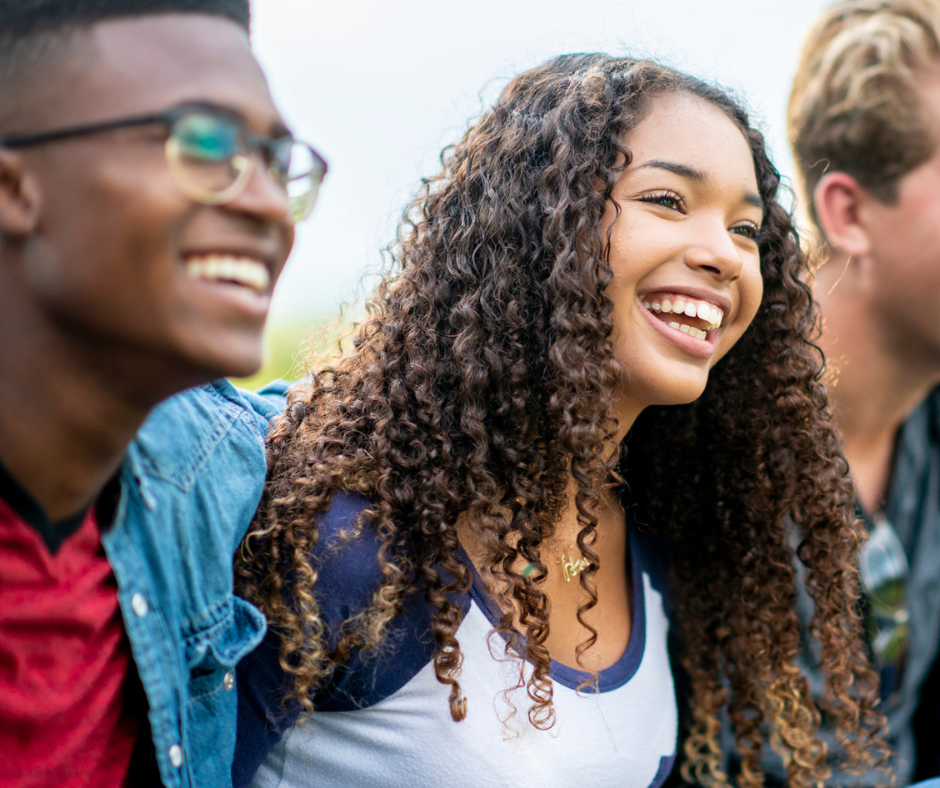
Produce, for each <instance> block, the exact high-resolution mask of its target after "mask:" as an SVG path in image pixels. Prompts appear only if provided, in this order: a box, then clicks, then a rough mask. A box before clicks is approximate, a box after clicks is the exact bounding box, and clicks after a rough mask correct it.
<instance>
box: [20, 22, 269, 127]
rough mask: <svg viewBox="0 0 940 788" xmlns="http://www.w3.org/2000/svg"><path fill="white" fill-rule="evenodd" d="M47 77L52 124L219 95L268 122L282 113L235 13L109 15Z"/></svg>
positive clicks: (44, 110) (45, 111)
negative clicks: (231, 15) (230, 17)
mask: <svg viewBox="0 0 940 788" xmlns="http://www.w3.org/2000/svg"><path fill="white" fill-rule="evenodd" d="M53 69H54V73H53V74H50V75H49V77H50V78H49V79H47V80H44V82H45V87H44V89H43V90H42V93H43V94H44V95H43V96H42V99H43V106H41V107H37V108H36V109H37V113H36V114H40V115H44V116H46V122H47V123H50V124H55V123H58V124H64V123H81V122H84V121H91V120H99V119H102V118H107V117H116V116H120V115H125V114H126V115H132V114H135V113H148V112H153V111H157V110H160V109H165V108H168V107H171V106H174V105H176V104H180V103H183V102H187V101H200V100H202V101H206V100H208V101H212V102H215V103H219V104H222V105H227V106H230V107H232V108H233V109H235V110H237V111H239V112H241V113H242V114H243V115H245V116H246V118H248V119H249V121H256V122H257V123H259V124H260V125H268V124H270V123H272V122H274V121H275V120H277V119H278V118H279V115H278V113H277V110H276V108H275V107H274V104H273V101H272V99H271V95H270V92H269V91H268V86H267V83H266V81H265V78H264V75H263V73H262V72H261V69H260V67H259V66H258V63H257V61H256V60H255V58H254V56H253V55H252V53H251V48H250V44H249V41H248V35H247V33H246V32H245V30H244V29H243V28H241V27H240V26H239V25H237V24H236V23H235V22H232V21H231V20H228V19H225V18H222V17H214V16H207V15H197V14H165V15H154V16H144V17H136V18H131V19H121V20H114V21H107V22H102V23H99V24H97V25H94V26H93V27H92V28H91V29H90V30H89V31H88V32H87V33H84V34H80V35H79V36H77V37H76V38H75V39H74V40H73V42H72V43H70V44H69V45H68V47H67V54H66V55H65V56H64V57H61V58H59V59H58V62H57V64H56V65H55V66H53Z"/></svg>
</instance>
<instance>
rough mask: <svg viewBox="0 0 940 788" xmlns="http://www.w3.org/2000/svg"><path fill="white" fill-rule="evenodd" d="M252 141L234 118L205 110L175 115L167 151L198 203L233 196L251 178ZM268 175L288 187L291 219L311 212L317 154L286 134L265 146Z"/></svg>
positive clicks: (319, 171) (319, 165)
mask: <svg viewBox="0 0 940 788" xmlns="http://www.w3.org/2000/svg"><path fill="white" fill-rule="evenodd" d="M253 147H254V146H253V144H252V142H251V140H250V138H249V135H248V134H247V132H246V131H245V130H244V129H243V128H242V127H241V126H240V125H239V124H238V123H237V122H235V121H233V120H230V119H228V118H224V117H219V116H218V115H214V114H211V113H208V112H198V111H197V112H191V113H187V114H186V115H183V116H182V117H180V118H179V119H178V120H177V121H176V122H175V123H174V124H173V127H172V129H171V133H170V139H169V140H168V141H167V155H168V158H169V159H170V165H171V169H172V170H173V172H174V174H175V175H176V177H177V179H178V181H179V185H180V188H181V189H183V191H184V192H185V193H186V194H188V195H189V196H191V197H192V198H193V199H196V200H198V201H200V202H205V203H209V204H219V203H224V202H228V201H229V200H233V199H235V198H236V197H237V196H238V194H239V193H240V192H241V190H242V189H243V188H244V187H245V186H246V184H247V182H248V179H249V178H250V177H251V167H252V153H253V150H252V148H253ZM266 153H267V155H268V157H269V159H270V161H269V165H268V168H269V172H270V174H271V176H272V177H273V178H274V179H275V180H276V181H277V182H278V183H280V184H281V185H282V186H284V187H285V189H286V191H287V196H288V199H289V202H290V207H291V215H292V216H291V218H292V220H293V221H295V222H296V221H300V220H301V219H304V218H306V217H307V216H309V215H310V211H311V210H312V209H313V204H314V202H315V200H316V194H317V190H318V188H319V185H320V181H321V180H322V178H323V175H324V173H325V166H324V165H323V162H322V159H320V158H319V156H317V155H316V154H315V153H314V151H313V149H312V148H310V146H309V145H307V144H305V143H303V142H298V141H296V140H293V139H292V138H290V137H285V138H282V139H278V140H273V141H271V143H270V149H269V151H266Z"/></svg>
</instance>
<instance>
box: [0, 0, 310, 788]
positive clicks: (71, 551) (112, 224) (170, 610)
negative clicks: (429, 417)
mask: <svg viewBox="0 0 940 788" xmlns="http://www.w3.org/2000/svg"><path fill="white" fill-rule="evenodd" d="M325 170H326V165H325V163H324V162H323V160H322V158H320V157H319V155H318V154H316V153H315V152H314V151H313V149H312V148H310V146H308V145H306V144H305V143H302V142H299V141H297V140H295V139H294V138H293V137H292V135H291V133H290V132H289V130H288V129H287V128H286V126H285V125H284V123H283V121H282V119H281V117H280V114H279V113H278V111H277V109H276V107H275V106H274V104H273V102H272V100H271V97H270V94H269V92H268V89H267V86H266V83H265V80H264V77H263V75H262V73H261V71H260V69H259V67H258V65H257V63H256V62H255V60H254V58H253V56H252V54H251V50H250V47H249V42H248V4H247V0H92V1H91V2H82V3H77V2H74V0H41V1H40V2H29V3H26V2H23V3H4V4H3V5H2V8H0V753H2V755H0V761H2V765H0V786H3V787H4V788H6V786H13V785H16V786H20V787H22V786H53V785H54V786H57V787H59V786H78V785H83V786H84V785H89V786H91V785H93V786H96V787H97V786H120V785H125V784H134V785H137V784H143V783H149V782H151V781H153V780H155V779H156V777H157V775H155V774H153V773H151V771H150V770H151V769H152V768H156V769H157V770H158V772H159V775H158V776H159V779H160V780H161V781H162V782H163V784H165V785H166V786H168V788H175V787H176V786H198V788H212V786H218V785H226V784H230V781H231V777H230V769H231V760H232V751H233V747H234V737H235V709H236V700H235V697H234V696H235V693H234V692H233V691H232V688H233V686H234V673H233V670H234V667H235V664H236V663H237V662H238V660H239V659H240V658H241V657H242V656H243V655H244V654H245V653H247V652H248V651H250V650H251V649H252V648H253V647H254V645H256V644H257V642H258V641H259V640H260V638H261V636H262V634H263V631H264V621H263V618H262V617H261V615H260V614H259V613H258V611H256V610H255V609H254V608H252V607H251V606H250V605H248V604H246V603H244V602H242V601H241V600H238V599H236V598H234V597H233V595H232V574H231V572H232V570H231V560H232V554H233V552H234V550H235V548H236V546H237V545H238V542H239V541H240V539H241V536H242V535H243V533H244V531H245V529H246V527H247V525H248V523H249V521H250V519H251V517H252V514H253V512H254V509H255V507H256V505H257V502H258V499H259V497H260V493H261V487H262V484H263V479H264V471H265V459H264V446H263V434H264V431H265V429H266V426H267V422H268V420H269V418H270V417H271V416H272V415H273V413H274V407H273V406H272V405H270V404H269V403H267V402H265V401H264V400H262V399H261V398H257V397H253V396H252V395H245V394H241V393H239V392H237V391H236V390H235V389H234V388H232V387H231V386H230V385H229V384H227V383H225V382H216V383H209V382H210V381H213V380H217V379H218V378H221V377H223V376H226V375H246V374H249V373H251V372H253V371H254V370H256V368H257V367H258V366H259V364H260V360H261V334H262V329H263V326H264V321H265V317H266V315H267V310H268V304H269V301H270V296H271V290H272V288H273V286H274V283H275V281H276V280H277V277H278V275H279V274H280V272H281V269H282V267H283V265H284V262H285V260H286V258H287V255H288V252H289V251H290V248H291V245H292V243H293V235H294V229H293V226H294V223H295V222H296V221H297V220H299V219H301V218H303V217H305V216H306V215H308V214H309V212H310V209H311V208H312V207H313V202H314V200H315V197H316V192H317V188H318V187H319V184H320V181H321V180H322V178H323V175H324V173H325ZM206 384H208V385H206ZM193 386H200V388H195V389H192V388H190V387H193ZM187 389H188V390H187ZM184 390H185V391H184ZM179 392H183V393H179ZM151 742H152V750H153V758H154V760H155V764H156V766H155V767H154V766H152V764H151Z"/></svg>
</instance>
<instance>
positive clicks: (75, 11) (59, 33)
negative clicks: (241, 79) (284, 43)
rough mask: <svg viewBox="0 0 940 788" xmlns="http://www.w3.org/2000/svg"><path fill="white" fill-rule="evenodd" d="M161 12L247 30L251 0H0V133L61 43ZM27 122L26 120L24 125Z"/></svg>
mask: <svg viewBox="0 0 940 788" xmlns="http://www.w3.org/2000/svg"><path fill="white" fill-rule="evenodd" d="M160 14H205V15H208V16H215V17H221V18H223V19H229V20H231V21H233V22H235V23H236V24H237V25H239V26H241V27H242V28H243V29H244V30H245V32H249V27H250V13H249V0H0V134H2V133H3V132H5V131H9V129H6V128H4V127H5V126H6V125H7V120H8V118H9V116H10V113H11V112H12V113H13V114H14V115H15V113H16V103H17V102H16V101H15V100H13V97H15V96H16V95H17V94H19V93H21V92H23V91H29V90H31V89H35V87H36V86H37V84H41V83H42V81H43V80H45V79H47V78H48V77H47V76H46V75H45V74H44V73H43V72H44V71H45V69H46V68H47V67H48V66H49V65H50V64H51V63H52V62H54V61H55V60H56V59H57V57H58V56H59V55H61V54H62V53H63V52H64V51H65V49H66V48H65V47H64V46H63V45H64V44H65V43H66V42H68V41H70V40H73V39H75V38H77V37H79V36H81V35H83V34H84V33H86V32H88V31H89V30H90V29H91V28H92V27H93V26H94V25H96V24H98V23H99V22H107V21H111V20H119V19H135V18H141V17H148V16H155V15H160ZM27 125H28V124H27Z"/></svg>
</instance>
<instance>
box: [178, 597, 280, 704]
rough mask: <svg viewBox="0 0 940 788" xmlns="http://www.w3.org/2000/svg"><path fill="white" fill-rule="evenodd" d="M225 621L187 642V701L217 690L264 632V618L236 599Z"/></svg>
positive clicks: (233, 600) (193, 636)
mask: <svg viewBox="0 0 940 788" xmlns="http://www.w3.org/2000/svg"><path fill="white" fill-rule="evenodd" d="M226 619H227V620H224V621H222V622H220V623H219V624H216V625H215V626H212V627H210V628H209V630H208V631H207V632H206V633H195V634H193V635H191V636H190V637H189V638H188V639H187V654H186V665H187V667H188V669H189V699H190V701H195V700H199V698H200V697H202V696H203V695H205V694H206V693H208V692H213V691H214V690H216V689H218V685H220V684H223V683H224V681H223V680H224V677H225V674H226V673H227V672H229V671H232V670H234V669H235V666H236V665H237V664H238V662H239V660H241V658H242V657H244V656H245V655H246V654H248V653H249V652H251V651H253V650H254V648H255V646H257V645H258V644H259V643H260V642H261V639H262V638H263V637H264V633H265V631H266V629H267V625H266V623H265V620H264V616H262V615H261V613H259V612H258V610H257V609H256V608H255V607H254V606H253V605H251V604H249V603H248V602H246V601H245V600H243V599H239V598H238V597H233V598H232V613H231V615H230V616H227V617H226ZM226 689H228V688H227V687H226Z"/></svg>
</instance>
